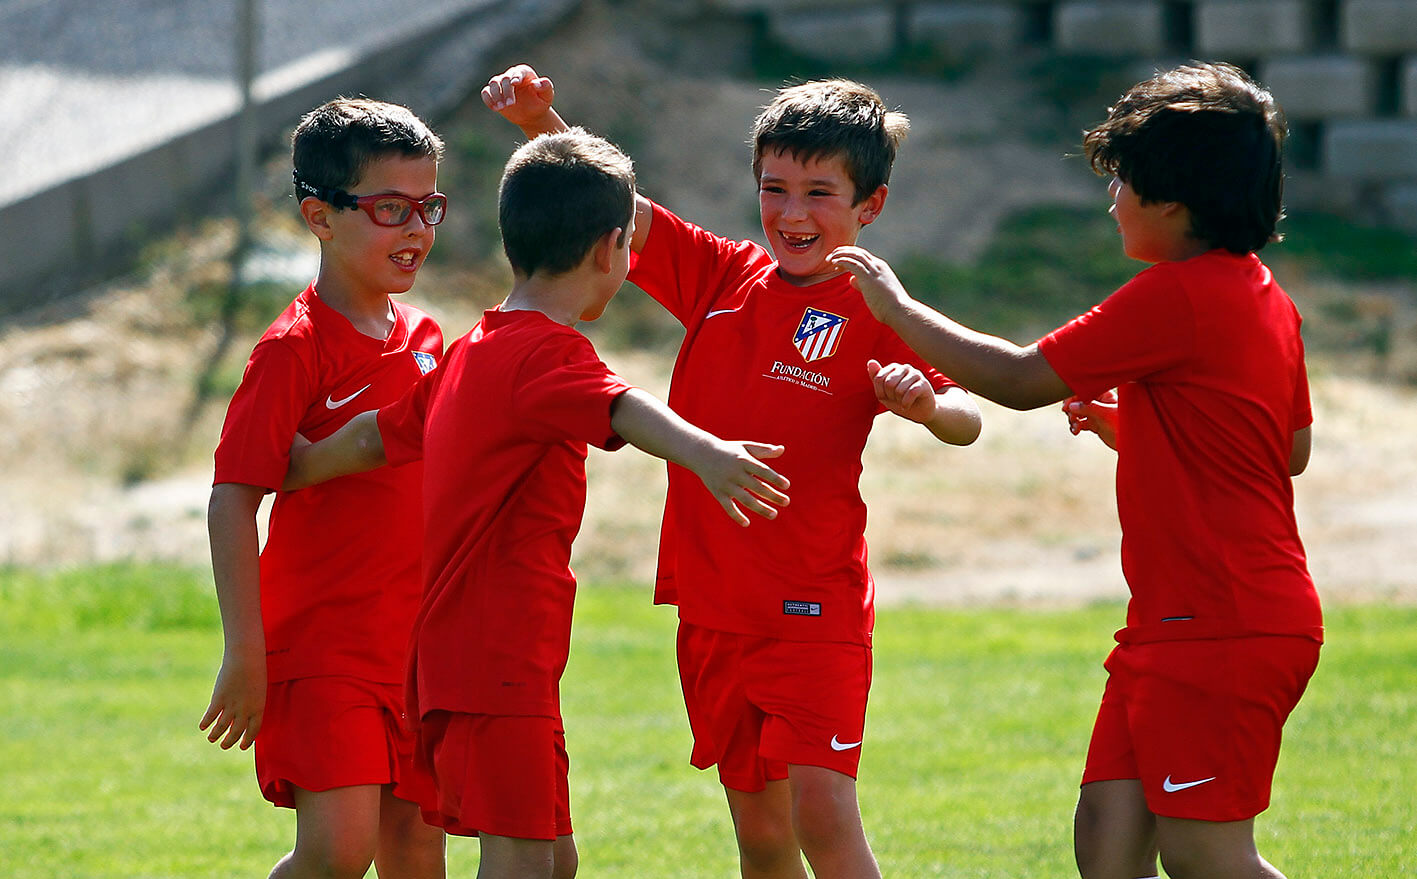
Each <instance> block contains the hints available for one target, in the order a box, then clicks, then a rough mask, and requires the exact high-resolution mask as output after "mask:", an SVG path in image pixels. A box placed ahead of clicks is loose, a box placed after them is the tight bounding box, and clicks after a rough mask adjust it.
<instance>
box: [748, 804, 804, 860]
mask: <svg viewBox="0 0 1417 879" xmlns="http://www.w3.org/2000/svg"><path fill="white" fill-rule="evenodd" d="M735 830H736V832H737V835H738V852H739V854H740V855H741V856H742V858H743V860H744V861H745V862H747V863H748V865H750V866H752V867H753V868H755V869H758V870H769V871H770V870H772V869H773V868H774V867H775V865H777V864H778V863H780V862H782V861H783V860H785V859H788V858H796V857H798V854H797V852H798V848H797V836H796V834H794V833H793V832H792V821H791V820H790V819H789V818H788V817H787V816H786V815H784V816H782V817H781V818H779V817H777V816H771V815H758V816H756V818H755V820H753V821H740V822H739V823H738V824H737V826H736V827H735Z"/></svg>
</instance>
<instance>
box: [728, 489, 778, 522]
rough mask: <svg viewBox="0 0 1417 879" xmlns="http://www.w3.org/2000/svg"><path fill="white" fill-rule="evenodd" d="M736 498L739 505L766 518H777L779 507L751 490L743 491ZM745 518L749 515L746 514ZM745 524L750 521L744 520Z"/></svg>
mask: <svg viewBox="0 0 1417 879" xmlns="http://www.w3.org/2000/svg"><path fill="white" fill-rule="evenodd" d="M734 500H736V501H737V502H738V504H739V505H741V506H744V507H747V508H748V509H749V510H751V511H752V512H754V513H757V514H758V515H759V516H762V517H763V518H764V519H776V518H777V508H776V507H773V506H771V505H769V504H767V503H766V502H764V501H763V500H762V499H760V498H758V497H757V496H756V495H754V494H753V493H752V492H750V491H743V492H742V494H741V496H738V497H735V498H734ZM744 519H745V520H746V519H747V517H746V516H745V517H744ZM743 524H744V525H746V524H748V523H747V522H746V521H744V522H743Z"/></svg>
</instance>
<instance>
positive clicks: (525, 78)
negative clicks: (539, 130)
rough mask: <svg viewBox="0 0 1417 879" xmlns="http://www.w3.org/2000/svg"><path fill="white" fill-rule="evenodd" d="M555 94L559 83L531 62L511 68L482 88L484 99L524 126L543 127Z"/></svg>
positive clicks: (506, 116) (510, 119) (507, 118)
mask: <svg viewBox="0 0 1417 879" xmlns="http://www.w3.org/2000/svg"><path fill="white" fill-rule="evenodd" d="M555 97H556V86H555V84H553V83H552V82H551V80H550V79H548V78H547V77H544V76H538V75H537V74H536V71H535V70H533V69H532V68H531V66H530V65H528V64H515V65H513V66H511V67H509V68H507V69H506V70H505V71H503V72H502V73H499V74H497V75H496V76H494V77H492V78H491V79H490V80H488V82H487V85H485V86H483V88H482V103H484V104H486V105H487V107H488V109H490V110H495V111H496V112H498V113H501V114H502V116H503V117H504V118H505V119H506V120H507V121H508V122H510V123H512V124H513V125H516V126H518V127H520V128H529V127H530V128H536V127H540V124H541V122H542V120H543V119H544V118H545V117H546V114H547V113H550V112H551V104H552V102H553V101H554V100H555Z"/></svg>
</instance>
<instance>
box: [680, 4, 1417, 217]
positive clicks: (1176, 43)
mask: <svg viewBox="0 0 1417 879" xmlns="http://www.w3.org/2000/svg"><path fill="white" fill-rule="evenodd" d="M679 5H680V6H684V5H694V4H692V3H688V4H686V3H685V2H684V0H681V3H680V4H679ZM697 6H698V9H699V12H700V13H701V14H708V15H711V16H743V17H753V18H754V19H755V20H759V21H761V22H763V23H765V25H766V31H767V33H768V34H769V36H770V38H771V39H772V40H774V41H776V42H777V43H779V44H780V45H782V46H784V47H786V48H788V49H790V50H792V51H793V52H795V53H798V54H801V55H806V56H809V57H816V58H820V59H822V60H824V61H825V60H832V61H841V60H845V61H847V62H851V63H857V64H869V63H873V62H879V61H888V60H889V59H890V58H891V57H892V56H894V55H895V54H896V53H899V52H901V51H903V50H906V49H917V50H918V49H920V48H921V47H926V48H931V49H934V50H937V51H938V52H940V53H942V54H945V55H954V56H961V57H968V56H970V55H977V54H979V53H1008V52H1011V51H1018V50H1020V49H1023V48H1026V47H1027V48H1032V49H1035V50H1036V49H1038V48H1042V49H1044V50H1045V51H1048V52H1052V53H1057V54H1060V55H1064V56H1078V57H1083V56H1092V57H1108V58H1115V59H1124V60H1131V61H1135V62H1137V68H1138V70H1139V71H1141V72H1142V74H1143V75H1144V74H1145V72H1147V71H1148V70H1150V69H1154V68H1158V67H1164V66H1170V65H1172V64H1175V63H1178V62H1180V61H1184V60H1188V59H1203V60H1223V61H1230V62H1232V63H1235V64H1238V65H1240V66H1242V67H1244V68H1246V69H1247V70H1249V71H1250V72H1251V73H1252V74H1254V75H1255V76H1256V77H1257V78H1259V79H1260V81H1262V82H1263V83H1265V84H1266V85H1267V86H1269V88H1270V90H1271V91H1272V92H1273V93H1274V95H1275V96H1276V98H1278V100H1279V101H1280V103H1281V104H1282V105H1283V106H1284V108H1285V111H1286V113H1287V114H1288V116H1289V121H1290V128H1291V147H1292V148H1291V151H1290V157H1289V169H1290V175H1289V188H1288V200H1289V202H1290V204H1291V205H1294V206H1297V207H1312V208H1322V209H1328V210H1332V211H1336V212H1339V213H1345V214H1349V215H1352V216H1356V217H1361V218H1363V219H1368V220H1373V221H1377V222H1380V223H1388V224H1393V225H1397V226H1400V227H1403V228H1407V229H1411V230H1414V231H1417V0H700V2H699V3H698V4H697Z"/></svg>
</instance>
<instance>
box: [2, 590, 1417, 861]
mask: <svg viewBox="0 0 1417 879" xmlns="http://www.w3.org/2000/svg"><path fill="white" fill-rule="evenodd" d="M209 590H210V586H209V582H208V578H207V575H206V574H205V573H201V572H190V571H184V570H176V569H171V568H151V567H146V568H144V567H136V568H135V567H109V568H101V569H85V570H81V571H74V572H68V573H64V574H59V575H38V574H32V573H26V572H23V571H16V570H8V571H7V570H0V698H2V699H3V703H4V706H5V708H4V715H3V718H4V719H3V721H0V767H3V770H0V771H2V772H3V776H0V780H2V782H3V783H0V875H4V876H5V877H7V879H40V877H43V879H65V877H73V879H120V877H121V879H135V877H210V876H264V875H265V873H266V871H267V870H268V869H269V868H270V866H271V864H272V863H274V861H275V860H276V858H278V857H279V856H280V854H281V853H282V852H284V851H285V850H286V848H287V847H288V846H289V844H290V842H291V840H292V839H293V833H294V825H293V819H292V814H291V813H289V812H287V811H284V810H276V809H273V808H271V807H270V806H268V805H266V804H265V803H264V802H263V801H262V800H261V799H260V795H259V793H258V792H257V790H256V785H255V782H254V779H253V775H252V770H251V757H250V754H249V753H240V752H234V751H233V752H222V751H219V750H218V749H217V748H215V747H213V746H211V745H209V744H207V742H206V740H205V738H204V737H203V736H202V735H201V734H199V733H198V731H197V729H196V722H197V719H198V717H199V716H200V715H201V713H202V710H203V709H204V708H205V707H206V702H207V698H208V696H209V694H210V687H211V677H212V675H213V673H214V672H215V669H216V663H217V661H218V659H219V656H220V649H221V647H220V645H221V642H220V632H219V626H218V623H217V619H216V611H215V601H214V600H213V599H212V598H211V595H210V592H209ZM1121 614H1122V609H1121V607H1120V606H1116V605H1107V606H1100V607H1095V608H1087V609H1080V610H1067V611H1022V610H1008V609H981V610H942V609H935V608H925V607H898V608H889V609H885V610H883V611H882V613H881V614H880V619H879V622H878V624H877V646H876V682H875V686H874V689H873V695H872V704H871V709H870V717H869V722H868V725H867V747H866V750H865V753H864V757H863V763H862V767H861V783H860V799H861V807H862V812H863V814H864V818H865V823H866V829H867V832H868V834H869V835H870V837H871V841H872V844H873V846H874V847H875V849H876V852H877V855H878V856H879V858H880V861H881V865H882V868H883V870H884V872H885V873H886V875H888V876H911V877H925V876H949V877H956V876H957V877H995V876H997V877H1003V876H1010V877H1020V876H1029V877H1035V876H1038V877H1068V876H1073V875H1075V871H1074V869H1073V866H1072V853H1071V843H1070V833H1071V826H1070V822H1071V811H1072V806H1073V802H1074V800H1075V798H1076V779H1077V774H1078V772H1079V769H1080V765H1081V760H1082V754H1083V749H1084V747H1085V745H1086V739H1087V734H1088V730H1089V728H1090V724H1091V720H1092V712H1093V710H1094V708H1095V702H1096V699H1097V697H1098V695H1099V694H1100V690H1101V685H1102V680H1103V672H1102V669H1101V667H1100V663H1101V660H1102V658H1103V657H1104V656H1105V653H1106V651H1107V648H1108V646H1109V644H1110V634H1111V632H1112V630H1113V628H1114V627H1115V626H1116V625H1117V624H1118V622H1119V620H1120V618H1121ZM576 625H577V629H576V632H575V635H574V646H573V651H572V659H571V663H570V667H569V669H568V671H567V674H566V679H565V681H564V683H563V694H564V701H565V713H566V727H567V735H568V740H569V747H570V751H571V758H572V777H571V784H572V798H573V802H572V805H573V811H574V815H575V820H576V835H577V839H578V843H579V845H580V848H581V855H582V862H581V875H582V876H587V877H601V876H606V877H621V876H623V877H645V876H683V877H730V876H734V875H736V861H735V853H734V847H733V841H732V836H731V832H730V830H729V827H728V818H727V809H726V807H725V806H724V804H723V798H722V794H721V792H720V790H719V787H718V784H717V782H716V780H715V777H714V776H713V775H712V774H711V773H700V772H697V771H695V770H694V769H692V768H690V767H689V766H688V765H687V762H686V758H687V755H688V750H689V737H688V733H687V731H686V727H685V723H684V720H683V716H682V713H683V709H682V707H681V705H680V702H679V694H678V685H677V682H676V679H675V674H674V669H673V654H672V643H673V629H674V620H673V615H672V612H670V611H669V610H667V609H665V608H654V607H651V606H650V604H649V597H648V590H647V588H646V589H638V588H637V589H628V588H621V587H585V588H583V589H582V591H581V599H580V604H579V607H578V609H577V620H576ZM1414 632H1417V608H1413V607H1379V606H1352V607H1338V608H1331V609H1330V611H1329V643H1328V645H1327V646H1326V647H1325V650H1324V656H1323V660H1322V662H1321V664H1320V667H1319V671H1318V674H1317V675H1316V677H1315V679H1314V681H1313V683H1312V684H1311V686H1310V690H1309V693H1308V695H1307V696H1306V697H1305V699H1304V701H1303V702H1302V703H1301V704H1300V706H1299V709H1298V710H1297V712H1296V713H1295V715H1294V717H1293V718H1292V719H1291V721H1290V724H1289V727H1288V729H1287V737H1286V745H1285V751H1284V754H1283V756H1282V758H1281V761H1280V767H1279V774H1278V779H1277V782H1276V789H1275V796H1274V805H1273V807H1272V808H1271V810H1270V811H1269V812H1268V813H1266V814H1265V815H1263V816H1261V817H1260V819H1259V821H1258V826H1259V831H1258V833H1259V836H1260V847H1261V850H1262V851H1263V852H1264V853H1265V854H1266V856H1268V857H1269V858H1270V860H1272V861H1273V862H1274V863H1275V864H1276V865H1278V866H1279V867H1280V868H1281V869H1283V870H1285V871H1286V872H1287V873H1288V875H1289V876H1290V877H1291V879H1299V877H1320V876H1321V877H1326V879H1338V877H1364V879H1368V877H1380V876H1381V877H1386V876H1398V875H1405V873H1404V871H1410V870H1411V869H1412V868H1413V865H1414V864H1417V797H1414V796H1413V795H1412V790H1413V789H1414V787H1417V694H1415V693H1414V682H1417V678H1414V672H1417V636H1414V634H1413V633H1414ZM476 861H477V845H476V843H475V842H473V841H470V840H463V839H454V840H452V841H451V844H450V847H449V875H450V876H455V877H470V876H472V875H473V874H474V873H475V868H476V866H475V865H476ZM371 875H372V871H371Z"/></svg>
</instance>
